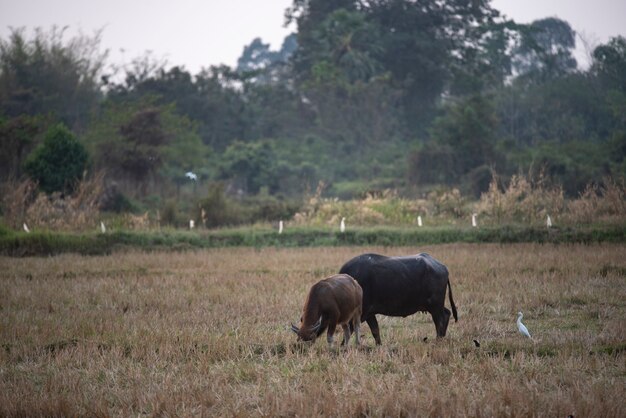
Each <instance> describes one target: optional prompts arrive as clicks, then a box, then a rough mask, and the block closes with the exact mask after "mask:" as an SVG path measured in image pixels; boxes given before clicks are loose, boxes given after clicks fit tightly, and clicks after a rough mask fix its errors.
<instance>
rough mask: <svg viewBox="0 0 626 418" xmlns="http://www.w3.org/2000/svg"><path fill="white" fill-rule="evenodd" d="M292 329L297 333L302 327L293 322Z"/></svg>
mask: <svg viewBox="0 0 626 418" xmlns="http://www.w3.org/2000/svg"><path fill="white" fill-rule="evenodd" d="M291 330H292V331H293V332H295V333H296V334H297V333H298V332H299V331H300V329H299V328H298V327H297V326H295V325H294V324H291Z"/></svg>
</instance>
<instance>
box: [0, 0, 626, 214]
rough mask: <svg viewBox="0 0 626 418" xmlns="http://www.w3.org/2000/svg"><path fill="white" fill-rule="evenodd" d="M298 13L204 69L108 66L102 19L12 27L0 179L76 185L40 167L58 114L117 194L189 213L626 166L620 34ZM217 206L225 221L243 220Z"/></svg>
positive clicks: (381, 12)
mask: <svg viewBox="0 0 626 418" xmlns="http://www.w3.org/2000/svg"><path fill="white" fill-rule="evenodd" d="M286 17H287V20H288V21H291V22H295V23H296V24H297V32H296V33H294V34H292V35H290V36H288V37H287V38H286V39H285V41H284V43H283V45H282V47H281V48H280V49H279V50H276V51H273V50H271V49H270V46H269V45H268V44H266V43H263V41H262V40H261V39H260V38H256V39H254V40H252V41H251V43H250V44H249V45H247V46H245V47H244V48H243V51H242V55H241V57H240V58H239V61H238V63H237V66H236V68H230V67H227V66H220V67H208V68H205V69H203V70H202V71H201V72H199V73H197V74H191V73H189V72H188V71H187V70H185V68H184V67H181V66H168V65H166V63H163V62H159V61H155V60H154V59H153V58H152V57H151V56H145V57H140V58H138V59H136V60H134V61H133V62H132V64H131V65H127V66H126V67H123V68H124V69H123V70H121V71H117V72H112V70H110V69H109V68H110V67H108V66H107V65H105V64H106V53H101V52H99V39H100V38H99V37H100V34H99V33H96V34H95V35H94V36H93V37H88V36H78V37H74V38H71V39H69V40H68V39H66V38H65V36H64V31H63V30H59V29H57V28H53V29H52V30H50V31H48V32H46V31H43V30H40V29H39V30H37V31H36V32H35V34H34V36H33V37H30V38H29V37H28V36H27V34H26V32H25V30H23V29H17V30H14V31H13V32H12V33H11V35H10V36H9V37H8V39H0V145H1V147H0V181H2V182H6V181H7V180H12V179H20V178H22V177H23V176H25V175H28V176H30V177H32V178H33V179H36V180H37V181H39V185H40V187H41V189H42V190H44V191H46V192H48V193H49V192H52V191H54V190H60V188H62V187H66V186H67V185H68V184H69V183H68V179H69V177H68V179H63V180H60V181H61V183H62V184H61V185H58V184H56V183H55V185H54V186H49V185H48V183H47V182H48V181H49V179H48V178H47V175H44V176H42V175H41V171H37V170H35V169H34V167H35V166H34V165H33V164H34V163H33V161H41V159H42V152H43V151H42V150H41V148H37V146H38V145H39V144H41V143H42V141H44V133H45V132H46V131H47V130H48V129H49V128H50V127H51V126H53V125H55V124H57V123H59V122H61V123H64V124H65V125H66V126H68V127H69V129H71V131H72V132H73V134H74V135H76V138H77V140H78V141H79V142H80V143H81V144H82V145H83V146H84V147H85V148H86V149H87V151H88V153H89V157H90V159H91V162H92V165H91V168H92V172H104V173H105V179H106V184H107V186H106V188H105V189H106V190H107V191H108V193H109V194H110V195H112V196H115V199H117V201H118V202H119V201H122V202H125V203H124V204H123V205H118V204H115V205H112V206H111V207H117V208H124V209H128V208H133V207H136V208H141V207H143V208H146V209H153V210H155V211H156V210H160V211H164V210H166V209H167V211H168V213H169V214H174V213H177V211H178V210H183V211H184V212H185V213H186V214H187V215H188V216H196V212H197V211H198V210H199V208H200V207H202V206H203V205H204V206H207V207H210V206H211V205H213V204H218V205H219V200H217V201H215V198H216V197H215V196H216V195H215V191H216V190H218V191H220V193H223V194H225V195H227V196H229V199H231V200H233V199H234V200H233V201H234V202H237V205H239V206H241V207H244V206H245V205H246V202H248V203H250V204H252V205H260V203H259V202H261V201H269V200H268V199H269V197H271V199H274V200H273V201H272V203H271V205H270V206H272V207H277V208H279V209H276V210H277V211H278V212H280V211H281V210H282V209H280V208H281V207H283V208H288V209H285V210H286V212H285V213H289V212H292V211H293V210H292V208H291V206H290V204H289V203H287V202H286V201H285V199H300V198H301V196H303V195H306V194H308V193H309V192H310V190H312V189H314V188H315V187H316V186H317V185H318V184H319V183H320V182H323V184H325V185H326V189H325V193H326V194H329V195H335V196H339V197H344V198H345V197H355V196H362V195H364V194H365V193H366V192H371V191H376V190H383V189H389V188H391V189H396V190H399V191H400V193H401V194H403V195H405V196H421V195H423V194H425V193H428V192H429V191H431V190H434V189H436V188H437V187H439V186H442V185H443V186H446V187H457V188H460V190H461V191H462V192H463V193H464V194H467V195H474V196H476V197H479V196H480V194H481V193H483V192H485V191H487V189H488V187H489V183H490V180H491V173H492V170H493V169H496V170H497V171H498V173H499V174H500V175H501V176H502V177H503V178H510V177H511V176H513V175H515V174H517V173H519V172H524V173H529V174H530V175H535V174H537V173H540V172H541V173H543V174H544V175H546V176H547V177H548V178H549V179H550V180H551V181H553V182H554V184H561V185H562V186H563V190H564V192H565V193H566V195H568V196H577V195H578V194H579V193H581V192H582V191H583V190H584V189H585V187H586V186H587V185H588V184H589V183H596V184H597V183H599V182H600V181H601V180H602V178H604V177H606V176H613V177H616V178H617V177H620V176H624V175H625V174H626V160H625V158H624V157H625V156H626V118H625V116H624V115H626V39H624V38H622V37H616V38H613V39H611V40H610V41H609V42H607V43H606V44H603V45H599V46H597V47H596V48H595V49H594V50H593V54H592V57H591V59H592V61H591V65H590V67H589V68H588V69H582V68H580V67H579V66H578V63H577V62H576V60H575V59H574V57H573V55H572V51H573V50H574V48H575V44H576V36H575V32H574V29H573V28H572V27H571V26H570V25H569V24H568V23H567V22H565V21H563V20H561V19H558V18H554V17H551V18H545V19H540V20H537V21H535V22H532V23H531V24H528V25H520V24H517V23H515V22H513V21H511V20H508V19H506V18H504V17H502V16H501V15H500V13H499V12H498V10H496V9H494V8H493V7H492V5H491V4H490V2H489V1H488V0H480V1H472V2H468V1H466V0H454V1H447V2H432V1H426V0H414V1H409V0H376V1H368V2H361V1H355V0H341V1H336V0H335V1H331V0H294V1H293V4H292V6H291V7H290V8H289V9H288V10H287V11H286ZM70 156H71V154H68V155H67V157H68V158H69V157H70ZM77 158H79V157H78V156H77ZM80 159H81V160H80V161H78V160H77V161H76V162H75V163H74V162H73V163H72V164H70V165H71V166H76V167H78V166H81V167H82V166H83V165H84V163H83V162H81V161H82V159H83V156H82V155H81V156H80ZM27 161H30V163H27ZM25 169H26V170H25ZM64 175H65V174H64ZM70 177H71V178H72V179H73V178H75V177H76V175H75V174H72V175H71V176H70ZM50 181H52V180H50ZM55 181H56V180H55ZM255 196H256V197H255ZM181 197H185V199H181ZM120 199H121V200H120ZM212 199H213V200H212ZM271 199H270V200H271ZM211 202H213V203H211ZM216 202H217V203H216ZM276 202H279V203H276ZM240 209H241V208H240ZM120 210H122V209H120ZM220 210H222V211H223V212H224V215H223V216H222V215H220V214H219V213H220V212H219V211H217V213H215V214H213V215H212V216H214V219H213V221H212V222H210V223H211V224H213V225H219V224H221V223H222V222H227V219H229V216H230V215H228V211H227V210H226V209H224V208H222V209H220ZM233 210H234V209H233ZM241 210H244V209H241ZM272 210H273V209H272ZM272 213H273V212H272ZM168 216H169V215H168ZM220 216H222V217H220ZM250 216H251V217H253V218H254V216H253V215H250ZM259 216H261V218H262V219H265V217H267V214H266V215H259Z"/></svg>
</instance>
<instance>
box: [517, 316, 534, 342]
mask: <svg viewBox="0 0 626 418" xmlns="http://www.w3.org/2000/svg"><path fill="white" fill-rule="evenodd" d="M523 317H524V314H523V313H521V312H518V313H517V329H518V330H519V332H521V333H522V335H524V336H526V337H528V338H530V339H531V340H532V338H533V337H531V336H530V332H528V328H526V325H524V324H522V318H523Z"/></svg>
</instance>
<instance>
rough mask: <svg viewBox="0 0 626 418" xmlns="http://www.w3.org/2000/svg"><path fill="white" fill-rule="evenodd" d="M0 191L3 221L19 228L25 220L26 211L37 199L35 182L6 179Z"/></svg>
mask: <svg viewBox="0 0 626 418" xmlns="http://www.w3.org/2000/svg"><path fill="white" fill-rule="evenodd" d="M0 191H1V192H2V200H1V201H0V203H2V210H3V214H4V221H5V222H6V224H7V225H9V226H10V227H12V228H15V229H17V228H21V227H22V223H24V222H25V221H26V211H27V210H28V208H29V207H30V206H31V205H32V204H33V202H34V201H35V200H36V199H37V183H35V182H34V181H32V180H30V179H28V180H24V181H21V182H18V181H14V180H13V181H8V182H6V183H4V185H3V186H2V189H1V190H0Z"/></svg>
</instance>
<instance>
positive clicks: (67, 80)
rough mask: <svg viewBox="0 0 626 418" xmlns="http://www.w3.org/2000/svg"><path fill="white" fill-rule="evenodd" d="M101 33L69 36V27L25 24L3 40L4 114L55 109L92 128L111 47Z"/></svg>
mask: <svg viewBox="0 0 626 418" xmlns="http://www.w3.org/2000/svg"><path fill="white" fill-rule="evenodd" d="M99 44H100V33H96V34H95V35H94V36H93V37H91V38H90V37H86V36H78V37H74V38H72V39H69V40H67V41H66V40H65V39H64V29H58V28H56V27H53V28H52V30H50V31H49V32H45V31H43V30H41V29H37V30H36V31H35V35H34V37H33V38H32V39H27V37H26V35H25V34H24V30H23V29H14V30H12V31H11V33H10V35H9V38H8V39H7V40H5V39H0V114H4V115H6V116H8V117H15V116H20V115H31V116H35V115H38V114H53V115H55V116H56V117H57V118H58V119H59V120H61V121H62V122H63V123H64V124H65V125H66V126H70V127H71V128H72V129H74V130H82V129H84V128H85V127H86V125H87V123H88V121H89V117H90V115H91V113H92V112H93V111H94V110H95V109H96V107H97V105H98V100H99V98H100V96H101V94H100V90H99V88H100V76H101V75H102V74H103V68H104V61H105V58H106V52H105V53H101V52H100V51H99Z"/></svg>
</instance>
